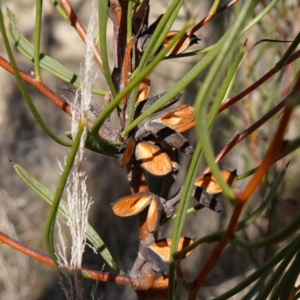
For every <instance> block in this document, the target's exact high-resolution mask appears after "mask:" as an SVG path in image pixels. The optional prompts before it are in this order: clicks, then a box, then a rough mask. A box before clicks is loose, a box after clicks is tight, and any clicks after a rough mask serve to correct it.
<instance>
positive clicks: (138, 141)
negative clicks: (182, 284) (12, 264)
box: [112, 95, 237, 299]
mask: <svg viewBox="0 0 300 300" xmlns="http://www.w3.org/2000/svg"><path fill="white" fill-rule="evenodd" d="M160 96H161V95H158V96H156V97H153V98H150V99H147V100H144V101H142V102H140V103H138V104H137V105H136V107H135V116H137V115H138V114H140V113H142V112H143V110H144V109H145V108H147V107H148V106H149V105H150V103H151V104H152V103H153V102H154V101H155V100H157V99H159V98H160ZM179 97H180V95H178V96H177V97H176V98H174V99H173V100H172V101H171V103H168V105H167V107H164V108H163V109H162V110H161V111H159V112H158V113H156V114H154V115H152V116H151V117H149V119H148V120H146V121H145V122H144V123H143V124H142V125H141V126H140V127H139V128H137V129H136V130H134V132H132V133H131V136H130V137H129V138H128V140H126V141H125V142H124V143H123V144H122V145H121V146H120V148H119V153H118V161H119V164H120V165H121V166H122V167H124V166H131V165H136V164H137V165H138V166H139V167H141V168H142V169H143V170H144V172H145V173H146V174H147V173H149V174H151V175H154V176H156V177H160V178H161V179H162V180H165V178H166V177H168V176H171V178H172V179H173V180H172V181H171V182H172V183H173V182H174V181H175V178H176V174H177V172H178V171H179V161H178V156H177V155H173V154H174V152H175V153H176V151H177V150H179V151H181V152H183V153H184V154H186V155H190V154H192V153H193V148H192V146H191V145H190V143H189V141H188V140H187V139H186V138H185V137H184V136H183V135H181V134H180V133H178V132H177V131H180V129H181V128H183V127H185V126H187V125H188V124H189V123H191V122H193V121H194V109H193V108H192V107H191V106H189V105H182V106H179V107H177V108H174V109H173V108H170V107H169V106H170V105H171V104H173V103H174V102H176V101H178V100H179ZM221 174H222V176H223V178H224V179H225V180H226V181H227V182H228V184H229V185H231V186H232V185H233V184H234V183H235V182H236V179H237V176H236V173H235V171H234V172H227V171H223V172H222V173H221ZM169 188H170V186H169ZM168 191H169V189H168ZM181 192H182V188H180V189H179V191H178V192H177V193H176V194H175V195H174V196H172V197H170V198H168V199H166V198H164V197H163V196H162V195H157V194H155V193H152V192H149V191H145V192H138V193H133V194H132V195H128V196H125V197H122V198H121V199H119V200H118V201H116V202H115V203H113V204H112V209H113V211H114V213H115V214H116V215H117V216H120V217H130V216H134V215H138V214H140V213H142V212H145V211H146V213H147V217H146V228H147V231H148V233H149V234H151V236H152V237H153V238H152V239H149V240H148V241H146V242H144V243H143V245H142V247H140V249H139V253H138V257H137V259H136V261H135V263H134V266H133V268H132V270H131V273H130V276H132V277H133V278H136V277H138V276H139V270H140V268H141V266H142V265H143V264H145V263H147V264H149V266H150V267H151V269H152V270H153V271H155V272H156V273H157V277H158V278H157V280H156V282H155V283H154V285H153V286H152V287H151V288H150V289H149V291H148V294H147V295H149V296H147V297H146V298H145V299H151V298H149V297H150V295H152V296H153V293H154V290H153V289H154V287H155V286H156V285H160V289H159V290H160V291H161V292H162V290H163V291H164V293H166V292H167V285H168V279H167V277H168V266H167V262H168V261H169V256H170V248H171V239H157V233H158V232H159V231H160V228H161V226H162V225H163V224H164V223H165V222H166V221H167V220H168V218H169V217H170V216H171V215H172V213H173V211H174V208H175V206H176V204H177V203H178V202H179V201H180V197H181ZM221 192H222V190H221V188H220V186H219V185H218V183H217V181H216V180H215V178H214V177H213V176H212V175H211V174H203V175H201V176H199V177H198V178H197V179H196V180H195V183H194V189H193V192H192V195H191V196H192V197H194V198H195V199H196V200H197V201H198V202H199V203H200V204H202V205H203V206H205V207H207V208H209V209H212V210H213V211H215V212H221V211H222V208H221V206H220V204H219V203H218V202H217V200H216V199H215V198H214V195H215V194H219V193H221ZM162 194H163V193H162ZM192 243H193V240H192V239H191V238H188V237H181V238H180V242H179V246H178V250H181V249H183V248H184V247H186V246H189V245H191V244H192ZM189 254H190V253H187V254H186V256H187V255H189ZM184 257H185V256H184ZM184 257H181V259H183V258H184ZM163 287H164V288H163ZM152 296H151V297H152ZM162 299H163V297H162Z"/></svg>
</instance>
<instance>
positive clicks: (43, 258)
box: [0, 231, 136, 285]
mask: <svg viewBox="0 0 300 300" xmlns="http://www.w3.org/2000/svg"><path fill="white" fill-rule="evenodd" d="M0 242H2V243H4V244H7V245H8V246H10V247H12V248H14V249H15V250H17V251H19V252H21V253H23V254H25V255H27V256H29V257H31V258H33V259H36V260H38V261H40V262H42V263H44V264H46V265H49V266H51V267H56V265H55V263H54V261H53V260H52V259H51V258H50V257H49V256H47V255H45V254H42V253H41V252H39V251H36V250H34V249H32V248H29V247H27V246H24V245H22V244H21V243H19V242H17V241H16V240H14V239H12V238H10V237H9V236H7V235H6V234H4V233H3V232H1V231H0ZM63 267H64V268H67V269H70V267H69V266H67V265H63ZM82 274H83V276H84V277H85V278H89V279H93V280H100V281H106V282H114V283H117V284H123V285H135V284H136V281H135V280H131V279H129V277H127V276H125V275H120V274H111V273H108V272H102V271H93V270H89V269H85V268H83V269H82Z"/></svg>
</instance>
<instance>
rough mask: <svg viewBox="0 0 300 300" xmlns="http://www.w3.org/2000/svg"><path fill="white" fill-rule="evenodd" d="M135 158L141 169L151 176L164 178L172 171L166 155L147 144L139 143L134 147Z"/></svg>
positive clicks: (157, 148)
mask: <svg viewBox="0 0 300 300" xmlns="http://www.w3.org/2000/svg"><path fill="white" fill-rule="evenodd" d="M135 157H136V159H137V160H138V161H140V163H141V167H142V168H144V169H145V170H146V171H147V172H149V173H151V174H152V175H155V176H164V175H167V174H169V173H170V172H171V171H172V163H171V160H170V158H169V157H168V155H167V154H166V153H164V152H163V151H162V150H161V149H160V148H159V147H157V146H155V145H153V144H151V143H149V142H140V143H139V144H138V145H137V146H136V148H135Z"/></svg>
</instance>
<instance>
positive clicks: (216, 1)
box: [208, 0, 220, 15]
mask: <svg viewBox="0 0 300 300" xmlns="http://www.w3.org/2000/svg"><path fill="white" fill-rule="evenodd" d="M219 4H220V0H215V1H214V3H213V5H212V6H211V9H210V10H209V13H208V15H213V14H215V13H216V11H217V9H218V6H219Z"/></svg>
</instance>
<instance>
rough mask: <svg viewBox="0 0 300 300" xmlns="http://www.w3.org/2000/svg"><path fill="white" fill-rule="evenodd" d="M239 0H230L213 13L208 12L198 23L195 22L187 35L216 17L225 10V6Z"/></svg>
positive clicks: (229, 5)
mask: <svg viewBox="0 0 300 300" xmlns="http://www.w3.org/2000/svg"><path fill="white" fill-rule="evenodd" d="M238 1H239V0H232V1H231V2H229V3H227V4H225V5H224V6H222V7H220V8H219V9H218V10H217V11H216V12H215V13H213V14H208V15H207V16H206V17H205V18H204V19H202V20H201V21H200V22H199V23H198V24H196V25H195V26H194V27H193V28H192V29H191V30H190V31H189V32H188V36H191V35H193V34H194V33H195V32H196V31H198V30H199V29H200V28H201V27H203V26H204V25H206V24H207V23H208V22H209V21H211V20H212V19H213V18H214V17H216V16H217V15H218V14H219V13H221V12H222V11H224V10H226V9H227V8H229V7H231V6H232V5H233V4H235V3H237V2H238Z"/></svg>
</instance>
